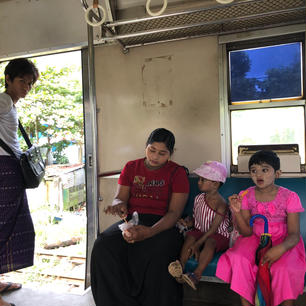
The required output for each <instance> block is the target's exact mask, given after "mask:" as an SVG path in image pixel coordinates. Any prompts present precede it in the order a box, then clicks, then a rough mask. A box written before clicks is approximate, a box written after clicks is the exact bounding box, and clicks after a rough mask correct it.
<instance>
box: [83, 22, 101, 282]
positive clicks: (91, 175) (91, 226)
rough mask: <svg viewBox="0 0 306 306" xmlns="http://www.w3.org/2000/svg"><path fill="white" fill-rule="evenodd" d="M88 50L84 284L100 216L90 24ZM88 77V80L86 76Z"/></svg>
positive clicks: (84, 66)
mask: <svg viewBox="0 0 306 306" xmlns="http://www.w3.org/2000/svg"><path fill="white" fill-rule="evenodd" d="M87 32H88V51H87V57H86V51H85V52H84V53H83V57H82V60H83V68H84V71H83V74H84V76H85V80H83V84H84V85H83V86H84V89H83V91H84V113H85V135H86V137H85V142H86V145H85V156H86V196H87V200H86V202H87V205H86V207H87V248H86V259H87V260H86V277H85V287H86V288H87V287H88V286H90V256H91V251H92V248H93V244H94V241H95V239H96V237H97V234H98V231H99V216H98V175H97V173H98V171H97V153H98V146H97V104H96V85H95V62H94V41H93V28H92V27H91V26H89V25H87ZM87 78H88V81H87V82H86V79H87Z"/></svg>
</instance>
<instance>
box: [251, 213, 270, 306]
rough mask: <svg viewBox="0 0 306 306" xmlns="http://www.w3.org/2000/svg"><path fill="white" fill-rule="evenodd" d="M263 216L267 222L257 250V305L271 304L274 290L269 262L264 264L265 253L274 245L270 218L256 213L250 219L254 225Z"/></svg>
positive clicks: (267, 305) (265, 305)
mask: <svg viewBox="0 0 306 306" xmlns="http://www.w3.org/2000/svg"><path fill="white" fill-rule="evenodd" d="M256 218H262V219H263V220H264V222H265V224H264V233H262V234H261V236H260V243H259V246H258V248H257V250H256V256H255V262H256V264H257V266H258V271H257V275H256V294H255V306H271V305H272V303H271V301H272V298H271V297H272V290H271V275H270V269H269V263H268V262H266V263H265V264H262V260H263V257H264V254H265V253H266V252H267V251H268V249H270V248H271V247H272V241H271V234H269V230H268V220H267V218H266V217H265V216H263V215H254V216H253V217H252V218H251V219H250V225H251V226H253V223H254V219H256Z"/></svg>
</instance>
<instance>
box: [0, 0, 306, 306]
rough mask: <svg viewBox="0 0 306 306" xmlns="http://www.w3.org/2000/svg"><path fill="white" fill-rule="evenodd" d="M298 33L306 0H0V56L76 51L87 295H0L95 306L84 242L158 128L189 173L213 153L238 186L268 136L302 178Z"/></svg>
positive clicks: (221, 297) (218, 292)
mask: <svg viewBox="0 0 306 306" xmlns="http://www.w3.org/2000/svg"><path fill="white" fill-rule="evenodd" d="M305 34H306V2H305V0H168V1H166V0H154V1H153V0H152V1H149V0H148V1H146V0H100V1H96V0H94V1H93V0H65V1H62V0H28V1H20V0H0V37H1V44H0V62H3V61H7V60H10V59H13V58H18V57H29V58H30V57H34V56H42V55H48V54H56V53H61V52H70V51H75V50H80V51H81V54H82V55H81V56H82V82H83V84H82V86H83V106H84V127H85V157H84V160H85V172H86V199H87V200H86V207H87V252H86V254H87V255H86V260H87V263H86V275H85V286H84V292H83V294H81V295H73V294H69V293H56V292H52V291H39V290H33V289H31V288H26V287H25V288H22V290H19V291H15V292H13V293H9V294H5V295H4V296H3V297H4V299H5V300H7V301H9V302H11V303H14V304H16V306H21V305H22V306H30V305H44V306H51V305H57V306H66V305H75V306H81V305H82V306H83V305H84V306H85V305H86V306H94V305H95V304H94V301H93V298H92V295H91V289H90V254H91V250H92V247H93V243H94V241H95V238H96V237H97V234H98V232H101V231H103V230H104V229H106V228H107V227H108V226H109V225H111V224H112V223H114V221H116V220H118V219H117V218H115V217H113V216H111V217H110V216H108V215H105V214H104V213H103V209H104V208H105V207H106V206H107V205H109V204H110V203H111V201H112V198H113V196H114V194H115V191H116V186H117V181H118V177H119V174H120V171H121V170H122V168H123V167H124V165H125V163H126V162H127V161H129V160H132V159H136V158H141V157H143V154H144V148H145V139H146V137H147V135H148V134H149V133H150V131H152V130H153V129H155V128H158V127H164V128H167V129H169V130H171V131H174V133H175V136H176V146H175V152H174V156H173V158H174V160H175V161H176V162H178V163H179V164H181V165H184V166H185V167H187V168H188V169H189V171H190V173H191V172H192V171H193V170H194V169H195V168H197V167H198V166H199V165H200V164H201V163H202V162H204V161H207V160H219V161H221V162H223V163H224V164H225V165H226V167H227V171H228V178H229V184H233V185H231V186H234V185H235V184H238V185H239V184H240V183H239V182H238V181H237V180H240V179H245V178H248V177H249V176H248V174H247V172H248V169H247V161H248V158H249V156H250V154H252V152H254V151H256V150H257V149H258V148H261V147H262V146H263V145H266V146H269V148H272V149H273V150H276V151H277V152H279V154H280V155H281V156H282V161H283V169H282V170H283V177H284V178H285V179H286V180H288V182H289V183H288V184H290V182H291V181H290V180H291V179H292V180H295V179H299V180H305V179H306V167H305V164H306V163H305V152H306V150H305V139H306V137H305V127H306V119H305V118H306V117H305V70H306V69H305V57H306V50H305ZM278 51H279V53H277V52H278ZM285 55H286V56H285ZM251 61H252V63H254V65H253V66H252V65H251ZM250 67H252V69H251V68H250ZM273 77H275V78H276V79H274V78H273ZM292 182H293V181H292ZM304 183H305V182H304V181H303V183H302V184H304ZM298 184H299V183H298ZM238 185H235V188H237V186H238ZM229 186H230V185H229ZM303 186H304V185H303ZM305 186H306V184H305ZM228 188H229V189H226V192H225V193H226V195H228V193H230V187H228ZM233 188H234V187H233ZM299 188H304V187H300V185H299V186H298V187H297V189H299ZM299 190H300V189H299ZM305 193H306V188H305ZM301 197H304V195H302V196H301ZM305 199H306V198H305ZM305 207H306V203H305ZM305 222H306V220H305ZM305 227H306V224H305ZM305 232H306V231H305ZM305 236H306V235H305ZM184 293H185V295H184V306H197V305H212V306H213V305H218V306H221V305H224V306H226V305H235V304H236V303H239V301H238V300H237V297H236V296H233V294H231V292H230V289H229V287H228V286H225V284H222V283H216V282H207V281H203V282H201V284H200V286H199V290H198V291H197V292H193V291H192V290H191V289H190V288H187V287H186V288H184ZM305 297H306V296H305V293H304V295H303V296H301V297H300V298H299V300H298V302H297V303H298V304H297V305H299V306H301V305H306V299H305ZM237 305H238V304H237ZM118 306H119V305H118Z"/></svg>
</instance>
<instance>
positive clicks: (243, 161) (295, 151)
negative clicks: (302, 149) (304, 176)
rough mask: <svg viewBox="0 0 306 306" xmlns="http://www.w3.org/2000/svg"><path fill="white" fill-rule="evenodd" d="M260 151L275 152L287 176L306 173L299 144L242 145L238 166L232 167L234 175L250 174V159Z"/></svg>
mask: <svg viewBox="0 0 306 306" xmlns="http://www.w3.org/2000/svg"><path fill="white" fill-rule="evenodd" d="M259 150H272V151H274V152H275V153H276V154H277V155H278V157H279V158H280V163H281V170H282V172H283V173H285V174H292V175H297V174H301V173H306V171H305V165H301V157H300V154H299V145H298V144H269V145H240V146H238V165H237V166H235V167H232V173H237V174H248V173H249V169H248V162H249V159H250V157H251V155H253V154H254V153H255V152H257V151H259Z"/></svg>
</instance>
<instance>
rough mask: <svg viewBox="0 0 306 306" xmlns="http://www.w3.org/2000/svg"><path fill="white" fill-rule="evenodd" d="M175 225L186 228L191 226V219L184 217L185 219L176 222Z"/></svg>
mask: <svg viewBox="0 0 306 306" xmlns="http://www.w3.org/2000/svg"><path fill="white" fill-rule="evenodd" d="M177 223H178V224H181V225H182V226H184V227H187V228H188V227H192V226H193V219H192V218H190V217H186V218H185V219H180V220H178V221H177Z"/></svg>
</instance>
